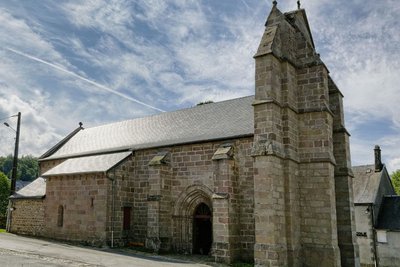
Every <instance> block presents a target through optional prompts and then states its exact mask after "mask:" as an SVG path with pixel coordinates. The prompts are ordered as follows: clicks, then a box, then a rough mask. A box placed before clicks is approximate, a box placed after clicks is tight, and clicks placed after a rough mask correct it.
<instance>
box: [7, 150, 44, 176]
mask: <svg viewBox="0 0 400 267" xmlns="http://www.w3.org/2000/svg"><path fill="white" fill-rule="evenodd" d="M12 166H13V157H12V156H11V155H8V156H7V157H0V172H3V173H4V174H5V175H7V176H8V178H9V179H11V174H12ZM38 172H39V163H38V160H37V158H35V157H33V156H30V155H27V156H22V157H21V158H19V159H18V171H17V180H22V181H33V180H35V179H36V178H37V175H38Z"/></svg>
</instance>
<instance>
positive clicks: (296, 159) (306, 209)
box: [12, 2, 359, 267]
mask: <svg viewBox="0 0 400 267" xmlns="http://www.w3.org/2000/svg"><path fill="white" fill-rule="evenodd" d="M221 53H223V51H221ZM254 57H255V63H256V67H255V71H256V73H255V79H256V80H255V86H256V87H255V95H254V96H249V97H243V98H238V99H232V100H228V101H223V102H219V103H210V104H205V105H200V106H196V107H193V108H189V109H184V110H179V111H175V112H165V113H161V114H159V115H155V116H149V117H144V118H139V119H134V120H128V121H122V122H117V123H112V124H107V125H102V126H98V127H93V128H85V129H84V128H83V127H82V125H80V127H79V128H77V129H76V130H75V131H73V132H72V133H71V134H70V135H68V136H67V137H66V138H64V139H63V140H62V141H61V142H60V143H58V144H57V145H55V146H54V147H53V148H51V149H50V150H49V151H47V152H46V153H45V154H44V155H43V156H42V157H41V158H40V168H41V176H42V177H45V178H46V179H47V181H46V197H45V199H44V202H43V208H44V221H45V222H46V223H45V224H44V229H43V232H42V233H43V236H46V237H51V238H58V239H63V240H73V241H80V242H86V243H90V244H93V245H111V246H114V245H124V244H134V245H137V246H139V245H142V246H145V247H147V248H149V249H152V250H154V251H161V250H171V251H176V252H182V253H197V254H210V255H212V256H213V257H214V258H215V260H216V261H222V262H228V263H230V262H234V261H237V260H241V261H249V262H252V261H254V262H255V265H257V266H271V267H272V266H324V267H330V266H332V267H337V266H358V265H359V260H358V250H357V247H356V245H355V228H354V227H355V225H354V221H353V220H352V219H353V218H354V214H353V212H354V208H353V207H354V206H353V196H352V194H351V192H352V183H351V175H352V173H351V166H350V156H349V155H350V151H349V141H348V140H349V139H348V137H349V134H348V133H347V131H346V129H345V127H344V114H343V104H342V97H343V96H342V94H341V92H340V91H339V89H338V88H337V87H336V85H335V83H334V82H333V81H332V79H331V78H330V76H329V71H328V69H327V68H326V66H325V65H324V63H323V62H322V61H321V59H320V57H319V55H318V53H317V52H316V50H315V46H314V42H313V39H312V35H311V31H310V28H309V25H308V20H307V17H306V14H305V11H304V10H303V9H298V10H295V11H292V12H288V13H284V14H283V13H281V12H280V11H279V10H278V8H277V6H276V2H274V6H273V8H272V10H271V13H270V15H269V16H268V19H267V22H266V29H265V32H264V34H263V37H262V39H261V42H260V44H259V48H258V50H257V53H256V55H255V56H254ZM16 211H18V208H17V209H16ZM12 229H13V228H12Z"/></svg>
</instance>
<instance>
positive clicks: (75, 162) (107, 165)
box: [42, 151, 132, 177]
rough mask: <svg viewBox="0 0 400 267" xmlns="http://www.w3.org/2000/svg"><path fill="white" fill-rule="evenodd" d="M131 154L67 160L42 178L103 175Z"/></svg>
mask: <svg viewBox="0 0 400 267" xmlns="http://www.w3.org/2000/svg"><path fill="white" fill-rule="evenodd" d="M131 154H132V152H130V151H128V152H120V153H113V154H103V155H96V156H87V157H79V158H72V159H67V160H66V161H64V162H62V163H61V164H59V165H57V166H55V167H54V168H52V169H50V170H48V171H47V172H45V173H44V174H42V176H43V177H47V176H59V175H72V174H82V173H99V172H103V173H104V172H106V171H108V170H110V169H111V168H113V167H114V166H116V165H117V164H119V163H120V162H121V161H123V160H124V159H126V158H127V157H128V156H130V155H131Z"/></svg>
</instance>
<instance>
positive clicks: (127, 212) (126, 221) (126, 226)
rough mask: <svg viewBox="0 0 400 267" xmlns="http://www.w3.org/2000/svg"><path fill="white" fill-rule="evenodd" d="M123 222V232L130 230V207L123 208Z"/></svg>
mask: <svg viewBox="0 0 400 267" xmlns="http://www.w3.org/2000/svg"><path fill="white" fill-rule="evenodd" d="M123 210H124V222H123V228H122V229H123V230H130V229H131V211H132V208H131V207H124V208H123Z"/></svg>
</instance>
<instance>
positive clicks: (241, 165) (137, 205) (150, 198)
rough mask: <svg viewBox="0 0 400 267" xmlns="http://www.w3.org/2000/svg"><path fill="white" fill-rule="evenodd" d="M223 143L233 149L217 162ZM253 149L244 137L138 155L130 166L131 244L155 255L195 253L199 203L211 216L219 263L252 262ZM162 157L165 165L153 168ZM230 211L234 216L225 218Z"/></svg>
mask: <svg viewBox="0 0 400 267" xmlns="http://www.w3.org/2000/svg"><path fill="white" fill-rule="evenodd" d="M222 144H230V145H231V146H232V148H233V155H232V158H230V159H224V160H222V161H220V160H213V159H212V157H213V155H214V153H215V152H216V151H217V149H218V148H219V147H220V146H221V145H222ZM251 145H252V138H241V139H236V140H226V141H219V142H206V143H199V144H188V145H181V146H174V147H166V148H160V149H149V150H141V151H135V156H134V162H132V163H130V164H131V165H130V167H127V168H128V169H129V170H130V172H129V177H130V179H131V188H132V189H131V191H132V193H133V196H134V203H133V222H132V227H133V231H132V236H131V242H133V243H135V244H145V245H146V246H147V247H148V248H151V249H154V250H157V251H158V250H159V249H162V250H174V251H178V252H186V253H191V252H192V245H193V244H192V242H193V240H192V234H193V233H192V231H193V229H192V224H193V215H194V214H193V213H194V210H195V208H196V207H197V205H198V204H200V203H205V204H207V205H208V206H209V207H210V209H211V210H212V212H213V226H214V239H215V240H214V243H215V244H214V246H213V253H214V255H217V254H218V255H219V256H218V257H217V256H216V257H217V258H218V259H217V260H219V261H227V262H229V261H233V260H235V259H243V260H247V261H251V260H252V258H253V246H254V221H253V220H254V219H253V205H254V204H253V190H254V189H253V188H254V187H253V186H254V185H253V178H252V174H253V162H252V158H251V157H250V150H251ZM160 153H161V154H163V155H165V162H164V163H160V164H159V165H152V166H149V162H150V161H151V160H152V159H153V158H154V157H156V156H157V155H160ZM219 196H223V197H219ZM225 196H227V197H225ZM223 202H226V204H223ZM221 205H222V206H221ZM224 205H228V206H224ZM217 207H218V208H217ZM228 207H230V212H229V214H228V213H227V214H225V213H224V210H225V208H228ZM222 217H223V218H222ZM219 223H222V224H221V226H219ZM223 225H229V226H227V227H228V228H229V229H230V230H228V231H227V232H218V230H217V229H220V227H224V226H223ZM217 240H218V242H219V245H218V244H216V242H217ZM217 251H218V252H217Z"/></svg>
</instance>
